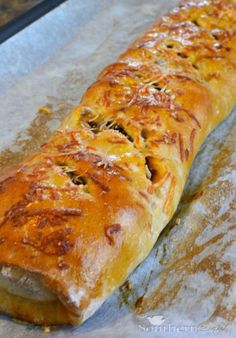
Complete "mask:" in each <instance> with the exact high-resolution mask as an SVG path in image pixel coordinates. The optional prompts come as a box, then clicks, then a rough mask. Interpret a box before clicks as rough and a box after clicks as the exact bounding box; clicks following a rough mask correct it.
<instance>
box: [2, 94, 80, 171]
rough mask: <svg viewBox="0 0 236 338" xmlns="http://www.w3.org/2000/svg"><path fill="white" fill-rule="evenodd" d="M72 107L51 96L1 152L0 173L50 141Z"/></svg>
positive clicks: (64, 101)
mask: <svg viewBox="0 0 236 338" xmlns="http://www.w3.org/2000/svg"><path fill="white" fill-rule="evenodd" d="M72 107H73V106H72V105H71V104H69V103H68V102H67V101H66V100H63V99H57V98H55V97H49V98H48V103H46V104H45V105H43V106H42V107H41V108H39V110H38V112H37V113H36V115H35V118H34V119H33V120H32V121H31V123H30V126H29V127H28V128H27V129H26V130H24V131H22V132H19V133H18V134H17V135H16V138H15V140H14V142H12V144H11V146H10V147H7V148H5V149H3V150H2V151H1V152H0V175H2V174H3V173H5V172H7V171H8V169H10V168H11V167H12V166H14V165H15V164H17V163H19V162H20V161H22V160H24V159H25V158H26V157H28V156H30V155H32V154H33V153H34V152H35V151H37V149H39V147H40V146H41V145H42V144H43V143H44V142H46V141H48V139H49V138H50V136H51V135H52V133H53V130H55V129H56V127H57V126H58V125H59V123H60V121H62V119H63V118H64V117H65V115H66V114H67V113H68V112H69V111H70V110H71V109H72Z"/></svg>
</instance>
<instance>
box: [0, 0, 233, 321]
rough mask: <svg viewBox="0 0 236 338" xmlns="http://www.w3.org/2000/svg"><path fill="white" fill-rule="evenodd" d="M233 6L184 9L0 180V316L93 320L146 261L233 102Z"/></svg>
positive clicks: (225, 2) (107, 73)
mask: <svg viewBox="0 0 236 338" xmlns="http://www.w3.org/2000/svg"><path fill="white" fill-rule="evenodd" d="M235 18H236V3H235V1H232V0H231V1H230V0H216V1H211V0H200V1H193V0H191V1H189V2H188V1H184V2H182V3H181V4H180V5H179V7H177V8H176V9H175V10H173V11H171V12H170V13H169V14H168V15H166V16H164V17H163V18H162V19H161V20H159V21H157V22H156V23H155V24H154V25H153V26H152V27H151V28H150V29H149V30H148V31H147V32H146V34H145V35H144V36H143V37H141V38H140V39H138V40H136V41H135V42H134V43H133V44H132V45H131V46H130V48H129V49H128V51H127V52H125V53H124V54H122V55H121V56H120V57H119V59H118V60H117V62H116V63H114V64H112V65H110V66H108V67H107V68H106V69H104V71H103V72H102V73H101V74H100V75H99V76H98V78H97V80H96V82H95V83H94V84H92V85H91V86H90V87H89V88H88V90H87V91H86V93H85V94H84V96H83V98H82V100H81V103H80V105H79V106H78V107H77V108H75V109H74V110H73V111H72V112H71V114H70V115H69V116H68V117H67V118H66V119H65V121H64V122H63V123H62V125H61V126H60V128H59V129H58V130H57V131H56V132H55V134H54V135H53V137H52V138H51V139H50V141H49V142H48V143H46V144H44V145H42V147H41V149H40V150H39V151H38V153H36V154H34V155H33V156H31V157H30V158H28V159H26V160H25V161H23V162H22V163H20V164H19V165H18V166H17V167H15V168H13V169H12V171H11V172H9V173H7V174H6V175H5V176H4V177H1V180H0V199H1V204H0V264H1V274H0V311H2V312H4V313H7V314H10V315H12V316H13V317H16V318H19V319H21V320H25V321H28V322H33V323H36V324H42V325H50V324H54V325H56V324H75V323H81V322H82V321H84V320H85V319H86V318H88V317H89V316H91V315H92V314H93V313H94V312H95V311H96V309H97V308H98V307H99V306H100V305H101V304H102V303H103V302H104V301H105V300H106V299H107V298H108V296H109V295H110V294H111V293H112V292H113V291H114V290H115V289H116V288H117V287H118V286H119V285H121V284H122V283H123V282H124V281H125V279H126V278H127V276H128V275H129V274H130V273H131V272H132V271H133V270H134V269H135V267H137V265H138V264H139V263H140V262H142V261H143V260H144V259H145V257H146V256H147V255H148V254H149V252H150V250H151V249H152V247H153V245H154V243H155V242H156V239H157V237H158V235H159V234H160V232H161V231H162V229H163V228H164V227H165V225H166V224H167V223H168V221H169V220H170V218H171V217H172V215H173V213H174V211H175V210H176V207H177V205H178V202H179V199H180V197H181V193H182V191H183V188H184V184H185V181H186V178H187V176H188V172H189V169H190V166H191V163H192V161H193V159H194V157H195V155H196V153H197V151H198V149H199V147H200V145H201V144H202V143H203V142H204V140H205V139H206V136H207V135H208V133H209V132H211V131H212V130H213V128H215V126H216V125H217V124H218V123H219V122H220V121H222V120H223V119H224V118H225V117H226V116H227V115H228V114H229V113H230V111H231V110H232V108H233V106H234V104H235V103H236V86H235V81H236V34H235V29H236V20H235Z"/></svg>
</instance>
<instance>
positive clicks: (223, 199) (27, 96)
mask: <svg viewBox="0 0 236 338" xmlns="http://www.w3.org/2000/svg"><path fill="white" fill-rule="evenodd" d="M176 3H177V1H175V0H172V1H165V0H146V1H145V2H144V1H142V0H128V1H125V0H101V1H95V0H88V1H86V2H85V1H80V0H68V1H67V2H65V3H64V4H62V5H61V6H59V7H58V8H57V9H56V10H54V11H53V12H51V13H49V14H47V15H46V16H45V17H43V18H41V19H40V20H38V21H37V22H35V23H34V24H33V25H31V26H29V27H28V28H27V29H25V30H24V31H22V32H20V33H18V34H17V35H16V36H14V37H12V38H11V39H10V40H8V41H7V42H6V43H4V44H3V45H1V47H0V60H1V63H0V100H1V105H0V117H1V119H0V121H1V123H0V141H1V142H0V172H4V171H6V170H7V169H8V168H9V167H10V166H11V165H12V164H14V163H16V162H18V161H19V160H21V159H23V158H24V157H25V156H27V155H28V154H31V153H32V152H33V151H34V150H35V149H37V147H38V146H39V144H40V143H42V142H44V140H45V139H46V138H47V137H48V136H49V135H50V134H51V132H52V131H53V130H54V129H55V128H56V126H57V125H58V124H59V122H60V120H61V119H62V118H63V117H64V116H65V115H66V114H67V113H68V112H69V111H70V109H71V108H72V107H73V106H75V105H76V104H78V103H79V100H80V97H81V95H82V93H83V92H84V90H85V89H86V88H87V87H88V85H89V84H90V83H91V82H92V81H93V80H94V79H95V77H96V75H97V74H98V73H99V71H100V70H102V69H103V67H104V66H106V65H107V64H109V63H111V62H112V61H114V60H115V59H116V57H117V56H118V55H119V54H120V53H121V52H122V51H124V50H125V49H126V48H127V46H128V45H129V43H130V42H132V41H133V40H134V39H135V38H136V37H137V36H139V35H140V34H142V33H143V32H144V30H145V28H146V27H148V26H149V25H150V24H151V23H152V22H153V21H154V20H155V19H156V18H157V17H158V16H160V15H161V14H162V13H163V12H165V11H167V10H168V9H169V8H171V7H174V5H175V4H176ZM39 107H41V109H39ZM45 108H46V109H45ZM235 119H236V111H235V112H234V113H233V114H231V116H230V117H229V118H228V119H227V120H226V121H225V122H224V123H223V124H222V125H221V126H219V127H218V128H217V130H216V131H215V132H213V133H212V134H211V135H210V137H209V138H208V140H207V142H206V143H205V144H204V145H203V147H202V149H201V152H200V154H199V155H198V156H197V158H196V160H195V162H194V165H193V169H192V171H191V174H190V177H189V180H188V183H187V185H186V189H185V193H184V196H183V199H182V204H181V207H180V208H179V212H180V213H179V214H177V215H176V217H175V218H174V219H173V221H172V222H171V224H170V225H168V227H167V228H166V230H165V231H164V233H163V234H162V236H161V237H160V239H159V240H158V242H157V244H156V246H155V248H154V249H153V251H152V253H151V254H150V256H149V257H148V258H147V259H146V261H145V262H144V263H142V264H141V265H140V266H139V267H138V268H137V269H136V270H135V272H134V273H133V274H132V275H131V276H130V277H129V280H130V283H131V290H129V288H127V287H126V288H125V287H123V288H120V289H119V290H117V291H116V292H115V293H114V294H113V295H112V296H111V297H110V298H109V299H108V300H107V301H106V302H105V304H104V305H103V306H102V307H101V308H100V309H99V310H98V311H97V313H96V314H95V315H94V316H93V317H92V318H90V319H89V320H88V321H86V322H85V323H84V324H83V325H82V326H81V327H74V328H61V329H55V330H52V331H51V332H50V333H47V336H48V337H60V338H61V337H67V336H69V337H89V338H90V337H124V336H125V337H135V338H136V337H172V338H173V337H185V336H186V337H215V336H219V337H220V336H222V337H233V336H235V333H236V324H235V312H236V310H235V308H236V305H235V304H236V276H235V273H236V266H235V258H236V257H235V256H236V250H235V249H236V248H235V241H234V240H233V239H235V228H234V227H235V224H236V220H235V205H236V202H235V190H236V189H235V186H234V184H236V178H235V170H236V168H235V162H236V154H235V148H236V147H235V137H234V135H235V132H236V131H235V129H232V126H233V125H234V124H235ZM222 147H223V148H222ZM212 163H214V173H216V176H214V175H215V174H212V172H213V171H212ZM217 163H218V164H217ZM221 164H223V166H222V167H221ZM216 167H217V168H218V169H217V170H215V168H216ZM217 175H218V176H217ZM206 177H208V179H206ZM203 179H206V181H205V183H204V185H202V181H203ZM217 182H218V183H217ZM225 182H226V183H225ZM214 184H215V185H214ZM219 191H220V192H222V194H220V193H219ZM205 192H207V193H205ZM211 200H212V204H210V205H208V204H207V203H208V202H207V201H211ZM189 215H190V216H189ZM216 253H217V255H215V254H216ZM143 295H144V297H142V296H143ZM135 304H136V306H135ZM7 336H9V337H22V338H23V337H24V338H25V337H44V336H45V332H43V331H42V329H41V328H37V327H34V326H33V325H24V324H19V323H16V322H13V321H12V320H9V318H7V317H6V316H1V317H0V337H7Z"/></svg>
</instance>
